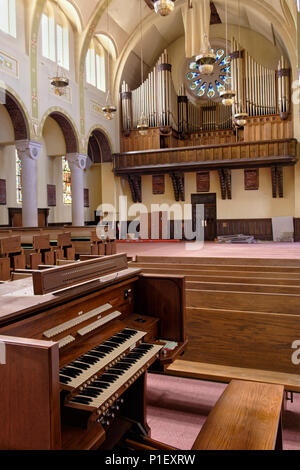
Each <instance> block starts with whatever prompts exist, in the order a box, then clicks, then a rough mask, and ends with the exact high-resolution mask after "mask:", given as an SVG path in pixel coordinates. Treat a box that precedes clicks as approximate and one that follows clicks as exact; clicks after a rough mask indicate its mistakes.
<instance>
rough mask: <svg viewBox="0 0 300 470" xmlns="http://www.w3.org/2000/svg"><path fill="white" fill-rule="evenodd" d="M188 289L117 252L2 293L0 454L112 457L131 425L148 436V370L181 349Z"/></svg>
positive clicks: (41, 274) (2, 288)
mask: <svg viewBox="0 0 300 470" xmlns="http://www.w3.org/2000/svg"><path fill="white" fill-rule="evenodd" d="M184 282H185V281H184V277H182V276H151V275H149V276H143V275H141V271H140V269H134V268H128V265H127V259H126V255H125V254H121V255H114V256H109V257H105V258H98V259H93V260H88V261H83V262H79V263H76V264H74V265H67V266H61V267H55V268H52V269H45V270H43V271H33V272H32V279H31V278H26V279H22V280H19V281H15V282H12V283H6V284H3V285H0V306H1V309H0V312H1V313H0V449H6V450H19V449H21V450H28V449H34V450H40V449H79V450H80V449H112V448H116V447H117V446H118V445H119V443H120V442H121V441H122V439H123V438H124V436H126V433H128V432H129V431H130V429H131V428H132V427H133V426H137V427H138V428H140V429H143V433H144V434H145V435H146V434H147V433H148V431H149V427H148V425H147V422H146V401H145V386H146V377H147V370H148V369H149V368H154V369H157V370H164V368H165V367H166V366H167V365H168V364H169V363H170V362H172V360H174V359H175V358H176V357H177V356H178V355H179V354H180V353H181V352H182V351H183V349H184V347H185V345H186V342H187V340H186V336H185V316H184V310H185V308H184V307H185V306H184ZM170 319H171V321H170ZM160 340H168V341H170V340H171V341H175V342H176V343H177V347H176V348H175V350H172V351H166V349H165V348H164V346H163V343H162V341H160Z"/></svg>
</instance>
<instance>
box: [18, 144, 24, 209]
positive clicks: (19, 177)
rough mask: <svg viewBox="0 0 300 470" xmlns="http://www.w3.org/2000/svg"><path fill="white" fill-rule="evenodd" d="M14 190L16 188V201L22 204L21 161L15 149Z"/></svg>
mask: <svg viewBox="0 0 300 470" xmlns="http://www.w3.org/2000/svg"><path fill="white" fill-rule="evenodd" d="M16 190H17V203H18V204H22V201H23V197H22V162H21V160H20V159H19V156H18V152H17V150H16Z"/></svg>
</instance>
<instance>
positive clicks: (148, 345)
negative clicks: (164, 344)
mask: <svg viewBox="0 0 300 470" xmlns="http://www.w3.org/2000/svg"><path fill="white" fill-rule="evenodd" d="M152 348H153V346H152V345H151V344H146V343H141V344H139V345H138V346H137V349H146V350H147V351H150V349H152Z"/></svg>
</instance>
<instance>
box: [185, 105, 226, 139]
mask: <svg viewBox="0 0 300 470" xmlns="http://www.w3.org/2000/svg"><path fill="white" fill-rule="evenodd" d="M188 116H189V120H188V129H189V132H190V133H193V132H199V131H215V130H223V129H231V128H232V110H231V108H230V107H227V106H223V105H222V104H220V103H214V102H205V103H204V104H202V105H201V106H194V105H193V104H192V103H190V102H189V104H188Z"/></svg>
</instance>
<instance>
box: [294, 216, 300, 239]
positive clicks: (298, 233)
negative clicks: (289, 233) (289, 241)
mask: <svg viewBox="0 0 300 470" xmlns="http://www.w3.org/2000/svg"><path fill="white" fill-rule="evenodd" d="M294 230H295V235H294V237H295V242H300V219H299V218H295V219H294Z"/></svg>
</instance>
